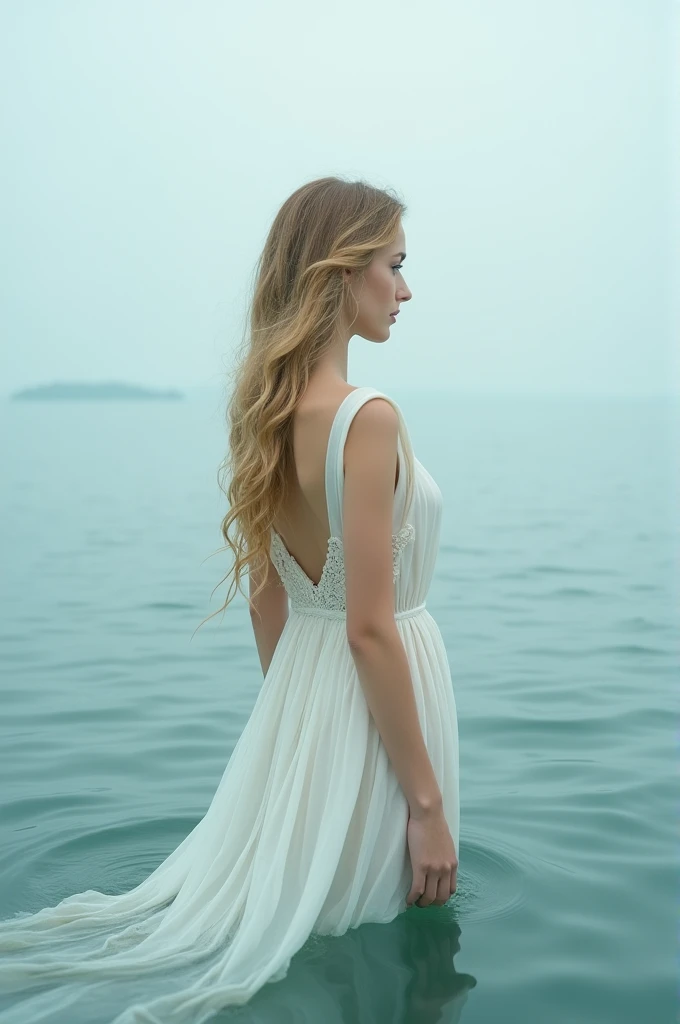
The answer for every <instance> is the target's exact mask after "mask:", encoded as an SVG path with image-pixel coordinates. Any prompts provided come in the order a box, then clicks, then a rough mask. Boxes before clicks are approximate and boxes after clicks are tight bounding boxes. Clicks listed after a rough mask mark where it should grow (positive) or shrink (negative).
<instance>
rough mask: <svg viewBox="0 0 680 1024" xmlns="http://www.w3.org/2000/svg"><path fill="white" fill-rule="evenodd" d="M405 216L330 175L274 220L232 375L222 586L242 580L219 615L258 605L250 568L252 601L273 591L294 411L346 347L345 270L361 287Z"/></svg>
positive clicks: (365, 189)
mask: <svg viewBox="0 0 680 1024" xmlns="http://www.w3.org/2000/svg"><path fill="white" fill-rule="evenodd" d="M405 211H406V206H405V205H404V203H403V202H402V201H401V200H400V199H399V198H398V197H397V196H396V195H395V194H394V193H393V192H392V191H390V190H383V189H379V188H375V187H373V186H371V185H369V184H367V183H366V182H364V181H345V180H343V179H342V178H338V177H327V178H319V179H318V180H316V181H311V182H308V183H307V184H305V185H302V186H301V187H300V188H298V189H297V190H296V191H295V192H293V194H292V195H291V196H290V197H289V198H288V199H286V201H285V202H284V204H283V206H282V207H281V208H280V210H279V211H278V213H277V214H276V217H275V218H274V221H273V223H272V225H271V229H270V231H269V234H268V236H267V240H266V242H265V245H264V249H263V251H262V254H261V256H260V258H259V260H258V262H257V265H256V268H255V284H254V290H253V298H252V303H251V307H250V315H249V317H247V318H246V326H245V332H244V339H243V342H242V346H241V350H240V352H239V353H237V358H236V361H235V365H234V369H233V371H232V372H231V374H230V375H229V376H231V379H232V381H233V387H232V390H231V395H230V399H229V401H228V405H227V422H228V426H229V447H228V452H227V455H226V456H225V458H224V460H223V461H222V463H221V464H220V467H219V470H218V483H219V486H220V489H221V490H222V491H223V492H224V493H225V494H226V496H227V499H228V501H229V506H230V507H229V511H228V512H227V514H226V515H225V517H224V519H223V520H222V523H221V532H222V536H223V537H224V539H225V541H226V544H225V546H224V547H222V548H220V550H221V551H224V550H226V548H227V546H228V547H229V548H231V550H232V552H233V554H234V564H233V566H232V567H231V569H230V570H229V572H228V573H227V575H226V576H225V577H224V578H223V579H222V580H221V583H223V582H224V581H225V580H226V579H228V578H229V577H230V576H232V575H233V579H232V581H231V584H230V587H229V590H228V592H227V596H226V599H225V602H224V604H223V605H222V606H221V608H218V610H217V611H216V612H213V615H217V614H219V612H221V611H224V610H225V609H226V607H227V605H228V604H229V602H230V601H231V600H232V598H233V597H234V596H235V595H236V591H237V590H238V591H240V592H241V593H242V594H243V596H244V597H245V598H246V600H247V601H248V603H249V605H250V606H251V608H252V607H253V602H252V600H251V598H250V597H249V596H248V594H246V593H245V591H244V590H243V588H242V586H241V578H242V576H243V575H244V573H245V572H246V570H249V571H252V570H255V571H256V572H257V574H258V576H259V579H260V583H259V586H258V587H257V588H256V589H255V590H254V593H253V598H254V597H255V596H256V595H257V594H258V593H259V592H260V590H262V589H263V587H264V581H265V577H266V569H267V560H268V557H269V548H270V543H271V528H272V526H273V525H274V521H275V519H276V517H277V514H278V512H279V510H280V508H281V507H282V503H283V501H284V498H285V495H286V482H287V480H289V478H290V477H289V473H290V472H291V470H292V469H293V451H292V437H291V435H292V430H291V427H292V421H293V413H294V412H295V408H296V406H297V405H298V403H299V402H300V399H301V398H302V396H303V395H304V393H305V389H306V387H307V384H308V381H309V377H310V374H311V373H312V371H313V370H314V367H315V366H316V364H317V363H318V361H319V360H320V359H321V357H322V356H323V355H324V353H325V352H326V351H327V350H328V349H329V347H330V346H331V345H332V344H333V342H334V341H335V340H336V339H337V333H336V323H337V321H338V318H339V317H340V316H341V314H342V312H343V310H346V309H347V308H348V306H346V302H347V300H348V293H349V288H348V284H347V282H348V281H349V276H348V275H346V274H345V273H344V271H345V269H346V268H351V269H352V270H354V271H356V272H357V273H356V275H355V276H356V277H357V278H358V279H359V282H361V279H362V275H363V272H364V270H365V269H366V267H367V266H368V265H369V263H370V262H371V259H372V258H373V255H374V253H375V251H376V250H377V249H379V248H381V247H383V246H385V245H387V244H389V242H390V241H391V240H392V239H393V238H394V236H395V235H396V233H397V230H398V228H399V221H400V218H401V217H402V216H403V214H404V212H405ZM349 294H351V293H349ZM357 313H358V305H357ZM400 432H401V424H400ZM402 436H403V435H402ZM403 448H404V451H405V453H406V470H407V503H408V501H409V497H410V494H411V492H412V486H413V483H412V481H413V464H412V457H411V453H410V446H409V445H408V444H405V445H403ZM232 527H233V537H232V536H231V535H230V529H231V528H232ZM213 615H210V616H208V619H210V618H212V617H213ZM203 621H204V622H205V621H207V619H204V620H203ZM201 625H202V623H201Z"/></svg>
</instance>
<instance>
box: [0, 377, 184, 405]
mask: <svg viewBox="0 0 680 1024" xmlns="http://www.w3.org/2000/svg"><path fill="white" fill-rule="evenodd" d="M180 398H184V395H183V394H182V392H181V391H173V390H170V391H159V390H157V389H153V388H143V387H139V386H138V385H137V384H124V383H122V382H121V381H104V382H103V383H101V384H77V383H69V382H62V383H56V384H40V385H38V387H34V388H24V389H23V390H22V391H15V392H14V394H12V395H10V401H13V402H53V401H82V400H83V399H89V400H90V401H96V402H101V401H111V400H112V399H123V400H125V401H129V400H132V401H142V402H149V401H164V402H167V401H176V400H177V399H180Z"/></svg>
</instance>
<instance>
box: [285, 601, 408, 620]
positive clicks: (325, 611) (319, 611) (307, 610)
mask: <svg viewBox="0 0 680 1024" xmlns="http://www.w3.org/2000/svg"><path fill="white" fill-rule="evenodd" d="M425 606H426V602H425V601H423V603H422V604H418V605H416V606H415V607H414V608H405V609H404V610H403V611H401V612H395V613H394V617H395V619H410V618H411V616H413V615H418V614H419V613H420V612H422V611H424V609H425ZM290 610H291V612H294V613H295V614H296V615H317V616H319V617H320V618H324V619H346V618H347V613H346V612H344V611H337V610H336V609H335V608H315V607H314V606H313V605H306V606H300V605H298V606H297V607H293V606H292V605H291V609H290Z"/></svg>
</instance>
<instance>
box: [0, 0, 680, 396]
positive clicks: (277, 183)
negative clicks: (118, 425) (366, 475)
mask: <svg viewBox="0 0 680 1024" xmlns="http://www.w3.org/2000/svg"><path fill="white" fill-rule="evenodd" d="M678 11H679V8H678V5H677V3H674V2H672V0H597V2H593V0H571V2H570V3H568V4H566V3H563V2H562V0H560V2H557V0H493V2H491V0H481V2H477V0H475V2H472V0H468V2H467V3H460V2H451V0H441V2H433V0H424V2H419V3H417V4H414V3H412V0H409V2H408V3H405V2H401V3H393V4H389V5H383V4H377V3H375V2H372V0H367V2H364V0H346V2H343V3H342V4H333V5H330V4H320V3H318V0H303V2H300V0H296V2H293V3H291V4H285V5H282V4H279V3H274V2H254V3H251V4H248V5H245V6H241V5H236V4H233V3H227V2H221V3H218V2H214V0H213V2H207V0H198V2H195V0H194V2H191V3H189V2H184V3H177V2H170V0H162V2H157V0H143V2H141V3H140V2H139V0H136V2H134V3H131V2H128V0H116V2H115V3H113V2H111V3H107V4H105V3H99V2H95V0H87V2H81V0H60V2H59V3H48V2H32V0H25V2H23V3H21V4H9V3H6V4H4V5H2V7H0V40H1V42H0V67H1V69H2V70H1V71H0V74H2V76H3V86H4V88H3V95H4V99H3V101H2V137H3V142H4V145H3V150H4V155H3V159H2V161H1V162H0V175H1V176H2V189H1V191H0V196H1V198H0V204H1V205H0V217H1V220H0V223H1V225H2V231H1V235H2V241H3V249H4V258H3V266H4V272H3V274H2V278H1V283H0V304H1V309H0V316H1V321H0V325H1V328H2V335H3V340H2V354H1V357H0V380H1V383H0V391H1V392H2V393H5V394H6V393H8V392H9V391H12V390H14V389H15V388H19V387H23V386H28V385H32V384H38V383H44V382H49V381H52V380H56V379H59V380H63V379H68V380H99V379H121V380H128V381H131V382H134V383H140V384H150V385H159V386H179V387H202V386H205V387H218V386H221V384H222V374H223V368H224V367H225V366H228V365H229V364H230V354H231V352H232V350H233V345H234V343H235V342H236V341H237V340H238V339H239V337H240V333H241V327H242V317H243V314H244V308H245V301H246V295H247V289H248V288H249V285H250V280H251V274H252V270H253V267H254V264H255V261H256V259H257V256H258V254H259V251H260V248H261V246H262V243H263V241H264V238H265V236H266V233H267V231H268V229H269V225H270V223H271V219H272V217H273V216H274V214H275V212H276V210H277V208H278V207H279V205H280V204H281V202H283V200H284V199H285V198H286V196H287V195H289V194H290V192H292V191H293V190H294V189H295V188H297V187H298V186H299V185H300V184H302V183H303V182H305V181H308V180H311V179H312V178H316V177H319V176H321V175H326V174H333V173H337V174H340V175H343V176H349V177H363V178H366V179H368V180H370V181H372V182H374V183H375V184H377V185H387V186H390V187H393V188H395V189H396V190H397V191H398V192H399V193H400V194H401V195H402V197H403V198H404V199H405V201H406V203H407V204H408V207H409V210H408V213H407V215H406V217H405V220H404V228H405V232H406V241H407V250H408V258H407V260H406V262H405V267H404V273H405V277H406V280H407V282H408V284H409V286H410V288H411V289H412V291H413V299H412V301H411V302H410V303H408V304H407V305H406V306H405V307H404V312H403V314H402V316H401V317H400V318H399V321H398V322H397V324H396V325H395V327H393V328H392V336H391V339H390V340H389V341H388V342H387V343H386V344H385V345H372V344H370V343H368V342H365V341H364V340H363V339H360V338H354V339H353V340H352V342H351V345H350V359H349V375H348V376H349V380H350V382H352V383H355V384H366V383H371V384H374V385H375V386H378V387H381V388H390V387H394V388H400V389H402V388H405V387H414V388H418V389H427V388H429V387H436V388H438V389H448V390H450V391H452V392H455V393H461V392H464V393H472V394H476V393H499V392H503V393H510V394H516V393H537V394H560V393H564V394H573V393H585V394H645V395H646V394H663V393H668V392H669V391H671V390H673V391H675V392H680V382H679V380H678V372H677V371H678V364H677V362H676V363H675V364H673V362H672V359H671V352H672V348H673V346H672V341H673V340H674V336H675V334H676V328H677V322H678V305H677V302H678V299H677V288H673V287H672V284H673V275H674V273H675V274H676V276H677V262H676V263H675V264H674V256H675V259H676V260H677V223H678V221H677V181H676V180H675V179H676V177H677V169H678V154H677V149H676V151H675V152H673V140H674V139H676V138H677V136H678V135H679V134H680V132H679V131H678V127H677V125H678V112H677V105H676V107H675V109H672V103H673V97H674V96H675V97H677V92H678V88H677V86H678V77H679V76H678V69H677V59H678V38H679V36H678V28H677V22H678ZM673 203H675V219H674V220H673ZM674 267H675V269H674ZM673 292H675V295H674V294H673ZM674 303H675V304H674Z"/></svg>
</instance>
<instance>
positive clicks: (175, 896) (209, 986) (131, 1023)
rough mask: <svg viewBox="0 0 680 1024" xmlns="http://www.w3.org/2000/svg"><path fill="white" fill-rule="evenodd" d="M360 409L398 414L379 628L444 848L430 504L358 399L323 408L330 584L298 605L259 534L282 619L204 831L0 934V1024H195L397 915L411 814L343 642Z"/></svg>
mask: <svg viewBox="0 0 680 1024" xmlns="http://www.w3.org/2000/svg"><path fill="white" fill-rule="evenodd" d="M375 396H380V397H383V398H387V399H388V401H390V402H392V404H393V405H394V407H395V408H396V409H397V412H398V413H399V417H400V424H401V426H402V427H403V430H404V434H403V436H404V437H405V439H406V443H407V444H408V445H409V451H410V454H411V456H412V457H413V459H414V466H415V477H414V488H413V492H412V499H411V502H410V505H409V508H408V509H407V508H405V485H406V480H405V476H406V474H405V467H404V464H403V455H404V448H403V446H402V443H401V440H400V443H399V456H400V470H399V481H398V484H397V488H396V492H395V503H394V524H395V534H394V536H393V541H394V545H393V550H394V554H395V563H394V564H395V573H394V575H395V617H396V621H397V627H398V630H399V634H400V636H401V639H402V641H403V644H404V648H405V651H406V655H407V657H408V662H409V665H410V669H411V676H412V680H413V686H414V692H415V698H416V705H417V709H418V715H419V719H420V724H421V727H422V730H423V735H424V737H425V742H426V745H427V749H428V752H429V755H430V758H431V760H432V764H433V767H434V771H435V774H436V776H437V780H438V782H439V785H440V787H441V790H442V795H443V800H444V812H445V815H446V819H447V822H448V825H449V828H450V830H451V834H452V836H453V839H454V842H455V843H456V848H458V842H459V791H458V726H457V717H456V705H455V699H454V693H453V688H452V683H451V676H450V672H449V665H448V661H447V656H446V651H445V648H444V643H443V640H442V637H441V634H440V632H439V629H438V627H437V625H436V623H435V620H434V619H433V618H432V616H431V615H430V613H429V612H428V610H427V608H426V607H425V601H426V596H427V592H428V588H429V586H430V581H431V578H432V573H433V570H434V567H435V560H436V555H437V548H438V544H439V531H440V522H441V511H442V495H441V491H440V490H439V487H438V486H437V484H436V483H435V481H434V480H433V479H432V477H431V476H430V474H429V473H428V472H427V470H426V469H425V468H424V466H422V464H421V463H420V462H418V460H417V459H415V457H414V456H413V453H412V449H411V448H410V439H409V437H408V431H407V430H406V428H405V424H404V421H403V417H402V414H401V410H400V409H399V407H398V406H397V405H396V403H394V402H393V400H392V399H390V398H388V396H386V395H383V394H382V392H379V391H377V390H376V389H374V388H358V389H356V390H355V391H353V392H351V393H350V394H349V395H348V396H347V398H346V399H345V401H344V402H343V403H342V404H341V406H340V408H339V409H338V412H337V414H336V417H335V420H334V422H333V427H332V430H331V435H330V438H329V444H328V451H327V456H326V484H327V500H328V505H329V518H330V522H331V531H332V535H333V537H334V538H335V540H333V539H332V538H331V541H329V562H328V566H329V569H328V571H326V570H324V576H323V577H322V579H321V580H320V582H319V586H318V587H315V586H314V584H313V583H312V581H311V580H309V578H308V577H306V576H305V574H304V573H303V571H302V569H301V568H300V566H299V565H298V564H297V562H295V560H294V559H293V558H292V556H291V555H290V554H289V553H288V552H287V551H286V550H285V548H284V546H283V542H282V541H281V538H280V537H279V536H278V534H276V533H275V532H274V531H272V548H271V552H272V560H273V562H274V564H275V565H276V567H277V570H278V571H279V573H280V575H281V578H282V581H283V583H284V585H285V586H286V589H287V590H288V592H289V594H290V595H291V611H290V615H289V618H288V620H287V622H286V625H285V627H284V630H283V633H282V634H281V638H280V640H279V643H278V645H277V647H276V650H275V652H274V656H273V659H272V661H271V664H270V666H269V670H268V672H267V674H266V677H265V679H264V682H263V684H262V688H261V691H260V693H259V695H258V697H257V700H256V702H255V706H254V708H253V711H252V714H251V716H250V718H249V720H248V722H247V724H246V726H245V728H244V730H243V732H242V734H241V736H240V738H239V740H238V742H237V744H236V746H235V747H234V750H233V753H232V755H231V758H230V760H229V762H228V764H227V766H226V769H225V771H224V774H223V776H222V779H221V781H220V783H219V785H218V787H217V790H216V792H215V795H214V797H213V799H212V802H211V804H210V806H209V808H208V810H207V812H206V814H205V816H204V817H203V818H202V820H201V821H200V822H199V823H198V824H197V825H196V827H195V828H194V829H193V830H192V832H190V833H189V835H188V836H187V837H186V838H185V839H184V841H183V842H182V843H181V844H180V845H179V846H178V847H177V848H176V849H175V850H174V852H172V853H171V854H170V855H169V856H168V857H167V859H166V860H164V861H163V863H162V864H160V865H159V867H157V868H156V870H155V871H153V872H152V874H151V875H149V877H148V878H147V879H146V880H145V881H143V882H142V883H141V884H140V885H138V886H136V887H135V888H134V889H131V890H130V891H129V892H127V893H124V894H122V895H114V896H111V895H105V894H103V893H100V892H98V891H95V890H88V891H87V892H84V893H80V894H77V895H74V896H69V897H68V898H66V899H64V900H62V902H61V903H59V904H58V905H57V906H56V907H51V908H46V909H44V910H41V911H39V912H38V913H36V914H32V915H25V914H21V915H17V916H15V917H13V918H10V919H8V920H5V921H2V922H0V954H1V956H2V959H1V960H0V1021H1V1022H2V1024H29V1022H30V1024H36V1022H39V1021H49V1022H50V1024H76V1022H77V1021H87V1022H88V1024H100V1022H101V1024H114V1022H115V1024H142V1022H144V1024H203V1022H204V1021H207V1020H208V1019H209V1018H210V1017H211V1016H212V1015H213V1014H215V1013H217V1012H218V1011H219V1010H220V1008H222V1007H225V1006H228V1005H233V1004H238V1003H244V1002H246V1001H247V1000H248V999H250V998H251V997H252V995H253V994H254V993H255V992H256V991H257V990H258V989H260V988H261V987H262V986H263V985H264V984H265V983H267V982H271V981H276V980H279V979H281V978H282V977H283V976H284V975H285V974H286V972H287V970H288V966H289V964H290V960H291V958H292V957H293V955H294V954H295V953H296V952H297V951H298V950H300V949H301V947H302V946H303V945H304V944H305V942H306V940H307V939H308V938H309V937H310V936H312V935H341V934H342V933H344V932H346V931H347V930H348V929H350V928H356V927H357V926H358V925H360V924H362V923H364V922H383V923H387V922H390V921H392V920H394V918H395V917H396V916H397V915H398V914H400V913H402V912H403V911H404V910H406V896H407V894H408V892H409V889H410V886H411V877H412V876H411V865H410V859H409V856H408V847H407V843H406V824H407V818H408V806H407V803H406V799H405V797H404V795H403V792H402V790H401V787H400V785H399V783H398V781H397V778H396V776H395V774H394V772H393V770H392V767H391V764H390V762H389V760H388V757H387V754H386V751H385V748H384V746H383V744H382V742H381V739H380V735H379V733H378V731H377V728H376V726H375V724H374V722H373V719H372V717H371V716H370V713H369V711H368V707H367V704H366V700H365V697H364V694H363V690H362V687H361V683H360V681H359V678H358V675H357V672H356V669H355V666H354V662H353V659H352V655H351V652H350V650H349V646H348V643H347V637H346V631H345V611H344V565H343V563H342V557H341V556H342V539H341V538H342V482H343V449H344V443H345V438H346V436H347V431H348V429H349V425H350V422H351V419H352V417H353V416H354V414H355V413H356V412H357V410H358V409H359V408H360V407H361V405H363V403H364V402H365V401H368V400H369V399H370V398H372V397H375ZM331 567H332V571H331ZM303 577H304V578H303ZM305 581H306V582H305ZM414 912H415V913H417V911H414Z"/></svg>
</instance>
